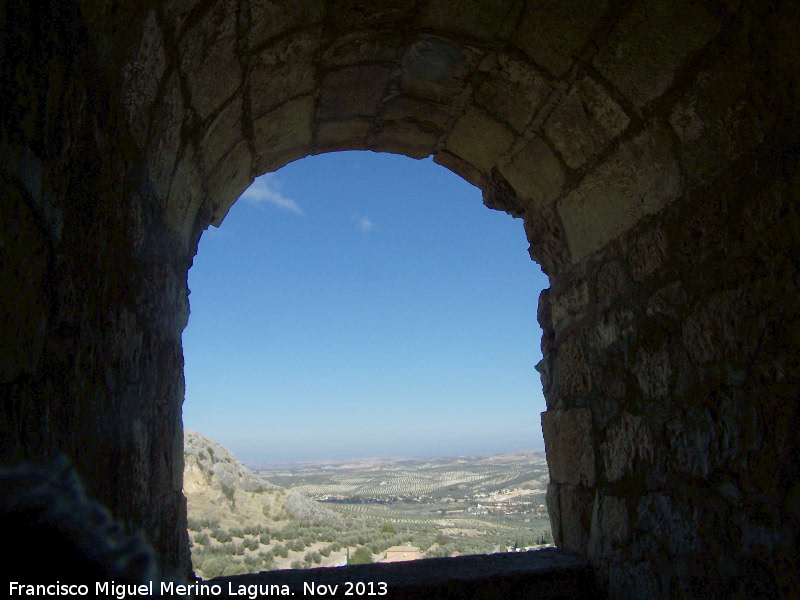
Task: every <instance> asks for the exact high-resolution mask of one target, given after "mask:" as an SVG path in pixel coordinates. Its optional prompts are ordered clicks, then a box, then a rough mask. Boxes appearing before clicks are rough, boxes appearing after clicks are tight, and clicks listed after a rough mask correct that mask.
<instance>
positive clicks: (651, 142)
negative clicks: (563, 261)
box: [558, 129, 681, 262]
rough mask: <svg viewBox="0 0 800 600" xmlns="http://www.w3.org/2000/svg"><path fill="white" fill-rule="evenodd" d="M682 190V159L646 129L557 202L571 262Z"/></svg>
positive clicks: (662, 138)
mask: <svg viewBox="0 0 800 600" xmlns="http://www.w3.org/2000/svg"><path fill="white" fill-rule="evenodd" d="M680 191H681V182H680V170H679V167H678V162H677V161H676V160H675V158H674V157H673V156H672V155H671V154H670V151H669V138H668V137H667V135H666V134H665V132H663V131H661V130H659V129H654V130H652V131H645V132H642V133H641V134H640V135H638V136H637V137H635V138H634V139H633V140H631V141H630V142H628V143H624V144H622V145H621V146H620V148H619V150H618V151H617V152H616V153H615V154H614V156H612V157H611V158H610V159H609V160H608V161H607V162H606V163H604V164H602V165H601V166H599V167H598V168H597V169H596V170H594V171H593V172H592V173H591V174H590V175H589V176H587V177H586V179H584V180H583V182H582V183H581V185H580V186H579V187H578V188H576V189H575V190H574V191H573V192H572V193H571V194H569V195H568V196H566V197H564V198H563V199H562V200H561V201H559V204H558V212H559V214H560V215H561V219H562V220H563V222H564V227H565V229H566V233H567V240H568V241H569V247H570V252H571V253H572V260H573V261H576V262H578V261H580V260H582V259H584V258H585V257H587V256H588V255H589V254H591V253H592V252H594V251H596V250H599V249H600V248H602V247H603V246H605V245H606V244H607V243H608V242H610V241H611V240H612V239H614V238H616V237H617V236H619V235H620V234H621V233H623V232H625V231H628V230H629V229H630V228H632V227H633V226H634V225H635V224H636V223H637V222H638V221H639V220H640V219H641V218H642V217H644V216H645V215H648V214H653V213H656V212H658V211H659V210H661V209H662V208H664V207H665V206H666V205H667V204H668V203H669V202H671V201H672V200H674V199H675V198H677V197H678V195H679V194H680Z"/></svg>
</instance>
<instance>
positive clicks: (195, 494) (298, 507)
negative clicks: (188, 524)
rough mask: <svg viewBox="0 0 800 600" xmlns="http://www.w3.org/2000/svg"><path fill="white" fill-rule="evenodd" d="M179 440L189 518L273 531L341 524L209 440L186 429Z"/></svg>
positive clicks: (311, 502)
mask: <svg viewBox="0 0 800 600" xmlns="http://www.w3.org/2000/svg"><path fill="white" fill-rule="evenodd" d="M183 440H184V441H183V458H184V470H183V493H184V495H185V496H186V501H187V505H188V515H189V518H190V519H193V520H198V521H202V520H212V521H216V522H218V523H219V525H220V526H221V527H223V528H233V527H243V526H254V525H264V526H272V527H274V526H275V525H276V524H277V525H280V523H281V522H287V521H292V520H296V519H297V520H311V521H315V522H319V523H324V524H329V525H334V526H336V527H341V526H343V521H342V518H341V517H340V516H339V515H338V514H337V513H335V512H333V511H332V510H330V509H328V508H326V507H324V506H322V505H320V504H319V503H317V502H315V501H313V500H309V499H308V498H306V497H305V496H302V495H301V494H298V493H297V492H292V493H291V494H290V493H287V491H286V490H285V489H283V488H282V487H280V486H277V485H273V484H271V483H269V482H268V481H266V480H265V479H263V478H261V477H259V476H257V475H256V474H255V473H253V472H252V471H251V470H250V469H248V468H247V467H245V466H244V465H243V464H242V463H241V462H239V460H238V459H237V458H236V456H235V455H234V454H233V453H232V452H231V451H230V450H228V449H227V448H224V447H223V446H221V445H220V444H218V443H217V442H215V441H214V440H212V439H211V438H208V437H206V436H204V435H202V434H200V433H197V432H196V431H186V432H184V438H183Z"/></svg>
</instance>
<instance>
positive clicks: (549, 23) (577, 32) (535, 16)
mask: <svg viewBox="0 0 800 600" xmlns="http://www.w3.org/2000/svg"><path fill="white" fill-rule="evenodd" d="M607 4H608V2H607V0H602V1H601V2H590V3H586V2H580V1H579V0H570V1H569V2H558V3H550V2H545V1H543V0H537V1H536V2H528V3H527V4H526V10H525V12H524V13H523V17H522V21H521V22H520V25H519V27H518V29H517V30H516V31H515V32H514V34H513V35H512V36H511V42H512V43H513V44H514V45H515V46H517V47H518V48H520V49H521V50H522V51H523V52H525V53H526V54H527V55H528V56H530V57H531V58H532V59H533V61H534V62H535V63H537V64H539V65H542V66H543V67H545V68H547V69H548V70H549V71H551V72H552V73H553V74H555V75H563V74H564V73H566V71H567V70H568V69H569V67H570V66H571V65H572V60H573V58H574V57H575V55H576V54H577V53H578V51H579V50H580V49H581V47H582V46H583V44H584V43H585V42H586V40H587V38H588V37H589V33H590V32H591V31H592V29H593V28H594V27H595V25H597V23H598V21H599V20H600V18H601V17H602V15H603V11H605V9H606V6H607Z"/></svg>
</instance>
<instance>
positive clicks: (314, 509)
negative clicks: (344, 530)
mask: <svg viewBox="0 0 800 600" xmlns="http://www.w3.org/2000/svg"><path fill="white" fill-rule="evenodd" d="M286 510H287V512H288V513H289V514H290V515H292V516H293V517H294V518H295V519H298V520H301V521H314V522H316V523H323V524H325V525H332V526H334V527H344V521H343V520H342V517H341V516H339V515H338V514H336V513H335V512H333V511H332V510H330V509H329V508H325V507H324V506H320V505H319V503H318V502H314V501H313V500H310V499H308V498H306V497H305V496H303V494H300V493H299V492H291V493H290V494H289V497H288V498H287V499H286Z"/></svg>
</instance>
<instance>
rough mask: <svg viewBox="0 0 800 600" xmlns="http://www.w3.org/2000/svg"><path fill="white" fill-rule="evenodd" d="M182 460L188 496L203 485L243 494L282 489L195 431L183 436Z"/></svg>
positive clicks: (184, 482) (231, 453)
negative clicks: (198, 486) (224, 487)
mask: <svg viewBox="0 0 800 600" xmlns="http://www.w3.org/2000/svg"><path fill="white" fill-rule="evenodd" d="M183 460H184V463H185V466H184V469H183V489H184V492H185V493H187V494H188V493H191V492H192V491H194V489H195V487H196V486H197V485H198V484H199V483H200V482H201V481H202V482H203V484H202V485H205V486H207V485H212V486H214V487H215V488H217V489H222V486H226V487H228V488H235V489H237V490H241V491H243V492H256V491H257V492H262V491H264V490H278V489H281V487H280V486H277V485H273V484H271V483H269V482H268V481H267V480H265V479H262V478H261V477H259V476H257V475H256V474H255V473H253V472H252V471H251V470H250V469H248V468H247V467H245V466H244V465H243V464H242V463H241V462H239V460H238V459H237V458H236V456H234V454H233V452H231V451H230V450H228V449H227V448H224V447H222V446H221V445H219V444H218V443H217V442H216V441H214V440H212V439H211V438H208V437H206V436H204V435H202V434H200V433H197V432H196V431H184V433H183Z"/></svg>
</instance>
